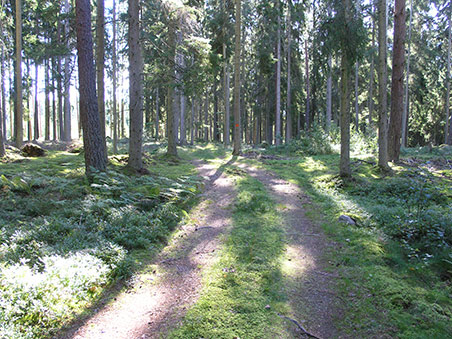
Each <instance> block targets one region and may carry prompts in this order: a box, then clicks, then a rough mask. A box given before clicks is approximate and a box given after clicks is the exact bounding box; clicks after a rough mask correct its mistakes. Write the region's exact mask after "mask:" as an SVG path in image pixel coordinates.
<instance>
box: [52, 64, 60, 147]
mask: <svg viewBox="0 0 452 339" xmlns="http://www.w3.org/2000/svg"><path fill="white" fill-rule="evenodd" d="M55 68H56V61H55V59H54V58H52V129H53V141H56V140H57V139H58V130H57V95H58V98H59V94H58V93H56V94H55V76H56V75H55Z"/></svg>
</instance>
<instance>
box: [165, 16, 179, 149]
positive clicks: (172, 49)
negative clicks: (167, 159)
mask: <svg viewBox="0 0 452 339" xmlns="http://www.w3.org/2000/svg"><path fill="white" fill-rule="evenodd" d="M168 48H169V53H168V54H169V55H168V59H169V60H168V63H169V65H170V66H169V68H168V70H169V73H168V82H169V86H168V97H167V105H166V109H167V126H168V127H167V133H168V149H167V152H166V153H167V154H168V155H173V156H177V140H176V138H177V136H176V135H177V125H176V123H175V122H176V121H175V120H176V119H175V112H174V83H175V76H176V73H175V69H174V67H175V58H176V31H175V22H174V20H171V22H170V24H169V26H168ZM171 65H173V66H171Z"/></svg>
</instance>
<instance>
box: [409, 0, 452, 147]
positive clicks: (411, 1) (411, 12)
mask: <svg viewBox="0 0 452 339" xmlns="http://www.w3.org/2000/svg"><path fill="white" fill-rule="evenodd" d="M412 21H413V0H410V24H409V26H408V54H407V60H406V75H405V76H406V78H405V97H404V104H403V113H402V146H403V147H406V145H407V134H408V109H409V106H410V100H409V97H408V90H409V88H410V84H409V80H410V57H411V26H412ZM449 27H450V22H449ZM449 46H450V33H449ZM449 48H450V47H449ZM447 60H449V64H450V51H449V58H448V59H447Z"/></svg>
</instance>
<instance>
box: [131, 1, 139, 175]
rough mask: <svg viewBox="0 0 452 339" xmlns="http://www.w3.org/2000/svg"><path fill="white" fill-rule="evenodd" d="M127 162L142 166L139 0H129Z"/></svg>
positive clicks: (137, 169)
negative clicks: (128, 129) (128, 122)
mask: <svg viewBox="0 0 452 339" xmlns="http://www.w3.org/2000/svg"><path fill="white" fill-rule="evenodd" d="M128 17H129V119H130V120H129V121H130V126H129V128H130V132H129V134H130V135H129V162H128V166H129V167H130V168H132V169H134V170H135V171H140V170H141V169H142V168H143V162H142V154H141V153H142V145H143V79H142V74H143V57H142V54H141V46H140V2H139V0H129V8H128Z"/></svg>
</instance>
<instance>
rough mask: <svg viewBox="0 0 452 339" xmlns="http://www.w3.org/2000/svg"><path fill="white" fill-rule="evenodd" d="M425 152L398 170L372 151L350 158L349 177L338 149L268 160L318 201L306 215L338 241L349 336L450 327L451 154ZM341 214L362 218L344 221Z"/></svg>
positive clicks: (434, 333) (443, 331)
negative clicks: (385, 169)
mask: <svg viewBox="0 0 452 339" xmlns="http://www.w3.org/2000/svg"><path fill="white" fill-rule="evenodd" d="M411 152H413V151H411ZM419 154H424V158H423V160H421V161H417V160H416V161H415V160H413V159H404V160H403V162H402V164H404V165H403V166H394V167H393V170H394V175H393V176H382V174H381V173H380V172H379V171H378V170H377V168H376V167H375V166H374V165H373V163H375V160H373V159H372V158H361V159H352V170H353V177H354V179H353V181H348V182H345V181H343V180H341V179H340V178H339V177H338V176H337V173H338V166H337V164H338V162H339V161H338V160H339V159H338V156H336V155H327V156H312V157H299V158H292V159H288V160H266V161H265V167H266V168H268V169H270V170H273V171H275V172H277V173H278V174H279V175H281V176H282V177H283V178H285V179H288V180H292V181H294V182H296V183H297V184H298V185H300V186H301V187H304V189H305V190H306V192H307V193H309V195H310V196H311V198H312V199H313V202H314V205H313V206H315V207H313V208H311V209H310V211H309V213H308V214H309V215H310V217H311V218H314V219H318V220H321V221H322V222H323V226H324V228H325V229H326V231H327V232H328V233H329V234H330V235H331V236H332V237H334V238H335V239H336V241H337V242H338V243H339V244H340V245H339V248H338V251H337V253H335V255H334V256H332V257H331V258H330V261H331V263H332V264H334V265H336V266H337V267H338V269H339V272H341V276H342V279H340V281H339V286H341V290H342V295H343V298H344V300H347V302H346V303H345V306H346V309H347V310H348V312H347V314H346V316H345V317H344V318H343V319H342V321H341V324H339V326H341V328H344V329H346V330H347V332H348V333H349V335H351V336H354V337H369V336H370V337H384V336H389V337H398V338H446V337H448V336H449V335H450V333H452V321H451V318H452V302H451V299H450V296H451V295H452V287H451V283H452V260H451V259H452V258H451V253H452V250H451V249H452V194H451V193H452V192H451V187H452V180H451V176H450V170H449V169H448V167H447V165H448V163H447V160H444V159H443V160H441V159H439V158H440V156H439V157H438V158H436V159H432V157H431V156H430V157H429V158H428V159H426V158H425V153H422V152H419ZM421 159H422V158H421ZM440 160H441V161H442V162H441V163H440ZM441 164H442V165H444V166H441ZM341 214H348V215H349V216H351V217H352V218H353V219H354V220H355V221H356V222H357V223H356V225H354V226H352V225H345V224H341V223H339V222H338V221H337V220H338V217H339V215H341ZM357 254H359V255H357Z"/></svg>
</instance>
